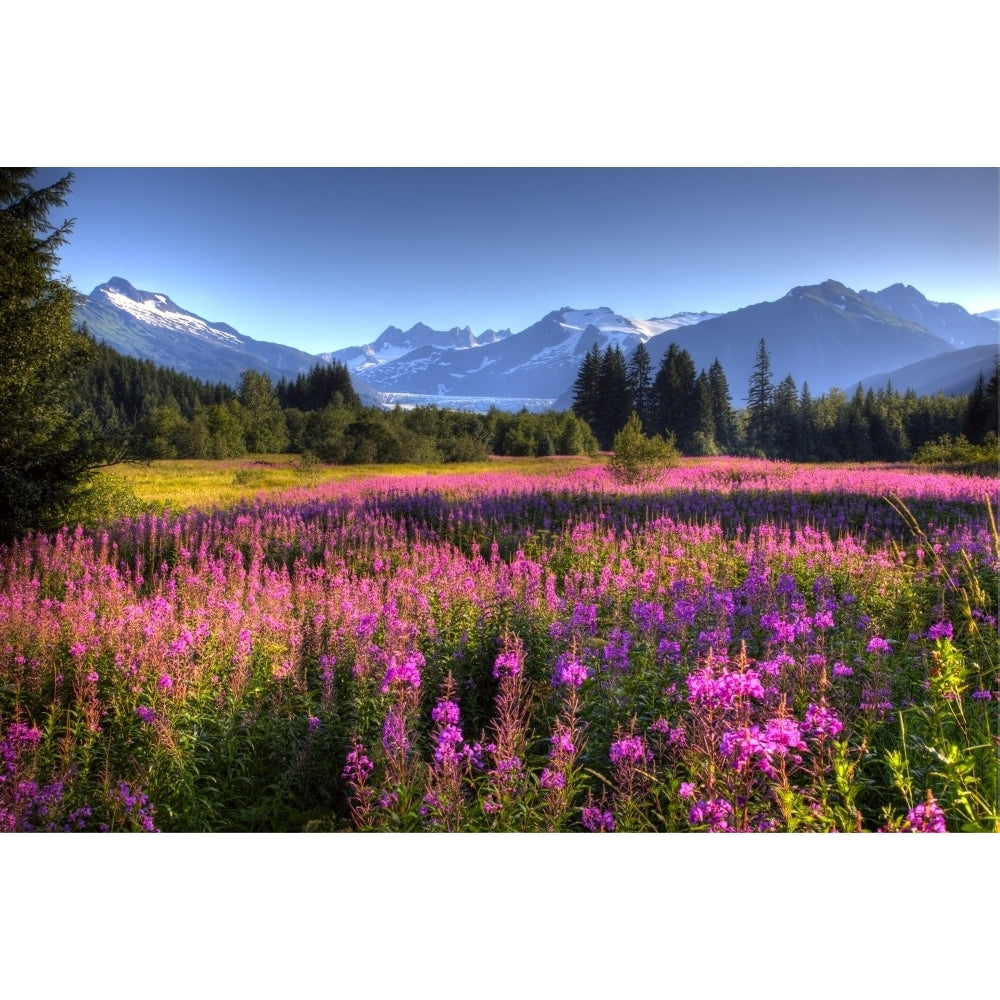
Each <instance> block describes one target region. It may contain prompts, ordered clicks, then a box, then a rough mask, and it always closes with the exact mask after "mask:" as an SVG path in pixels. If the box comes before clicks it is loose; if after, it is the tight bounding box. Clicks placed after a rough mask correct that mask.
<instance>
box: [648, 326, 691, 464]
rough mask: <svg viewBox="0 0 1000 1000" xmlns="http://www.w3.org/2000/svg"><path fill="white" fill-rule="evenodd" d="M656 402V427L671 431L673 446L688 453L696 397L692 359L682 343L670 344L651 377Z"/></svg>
mask: <svg viewBox="0 0 1000 1000" xmlns="http://www.w3.org/2000/svg"><path fill="white" fill-rule="evenodd" d="M653 394H654V396H655V398H656V406H657V428H656V429H657V431H658V432H659V433H661V434H663V435H668V434H673V435H674V437H675V439H676V441H677V447H678V448H679V449H680V450H681V451H682V452H686V453H688V454H690V453H691V451H692V449H693V445H694V433H695V431H696V430H697V428H698V397H697V393H696V391H695V367H694V359H693V358H692V357H691V355H690V354H689V353H688V352H687V351H686V350H685V349H684V348H682V347H678V346H677V344H670V345H669V346H668V347H667V352H666V354H664V355H663V358H662V360H661V361H660V367H659V370H658V371H657V373H656V378H655V379H654V380H653Z"/></svg>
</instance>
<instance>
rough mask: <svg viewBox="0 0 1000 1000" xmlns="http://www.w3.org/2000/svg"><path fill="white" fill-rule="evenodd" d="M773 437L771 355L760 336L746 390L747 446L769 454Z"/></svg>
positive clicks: (752, 449)
mask: <svg viewBox="0 0 1000 1000" xmlns="http://www.w3.org/2000/svg"><path fill="white" fill-rule="evenodd" d="M773 437H774V383H773V382H772V381H771V355H770V354H768V352H767V344H766V343H765V341H764V338H763V337H761V340H760V344H759V345H758V347H757V355H756V358H755V359H754V364H753V370H752V371H751V373H750V384H749V388H748V391H747V447H749V448H750V449H751V451H760V452H763V453H764V454H765V455H766V454H770V452H771V448H772V444H773Z"/></svg>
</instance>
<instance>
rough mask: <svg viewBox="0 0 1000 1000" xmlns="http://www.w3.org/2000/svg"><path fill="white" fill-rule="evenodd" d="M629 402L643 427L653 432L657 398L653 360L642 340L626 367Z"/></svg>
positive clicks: (647, 432)
mask: <svg viewBox="0 0 1000 1000" xmlns="http://www.w3.org/2000/svg"><path fill="white" fill-rule="evenodd" d="M625 385H626V388H627V389H628V396H629V404H630V405H631V407H632V409H633V410H634V411H635V412H636V413H637V414H638V415H639V420H640V421H641V423H642V429H643V431H644V432H645V433H646V434H651V433H652V431H653V427H654V424H655V422H656V399H655V397H654V395H653V362H652V360H651V359H650V357H649V351H648V350H647V349H646V345H645V344H643V343H642V342H640V343H639V345H638V346H637V347H636V349H635V351H634V352H633V353H632V357H631V358H630V359H629V362H628V365H627V366H626V369H625Z"/></svg>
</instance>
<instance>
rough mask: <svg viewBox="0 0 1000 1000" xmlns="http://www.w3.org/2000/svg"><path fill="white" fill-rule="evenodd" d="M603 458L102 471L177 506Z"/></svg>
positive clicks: (150, 466) (274, 462) (181, 464)
mask: <svg viewBox="0 0 1000 1000" xmlns="http://www.w3.org/2000/svg"><path fill="white" fill-rule="evenodd" d="M595 461H598V462H600V461H603V459H602V458H597V459H594V458H589V457H587V456H578V457H577V456H573V457H562V456H559V457H547V458H490V459H486V460H485V461H482V462H455V463H447V464H444V463H439V464H414V465H323V464H320V463H316V464H303V463H302V461H301V459H300V457H299V456H298V455H250V456H247V457H246V458H232V459H220V460H215V459H162V460H159V461H156V462H149V463H146V464H142V465H136V464H122V465H117V466H115V467H114V468H112V469H110V470H109V472H108V473H107V475H110V476H113V477H114V478H115V479H116V480H118V481H119V482H121V483H123V484H124V485H126V486H128V487H129V488H130V489H131V490H132V492H133V493H134V494H135V495H136V497H138V499H139V500H140V501H141V502H142V503H146V504H152V505H154V506H155V507H157V508H160V509H166V510H172V511H182V510H190V509H195V508H197V509H202V510H208V509H211V508H213V507H229V506H232V505H233V504H236V503H239V502H240V501H241V500H247V499H252V498H253V497H256V496H260V495H267V494H274V493H280V492H282V491H284V490H289V489H292V488H295V487H303V486H306V487H308V486H318V485H320V484H322V483H327V482H343V481H345V480H356V479H366V478H368V477H369V476H415V475H440V476H447V475H454V474H469V473H476V472H497V471H503V470H505V469H509V470H510V471H511V472H517V473H519V474H522V475H524V474H527V475H530V474H532V473H537V474H545V473H550V472H552V470H553V466H554V464H556V463H558V465H559V467H560V468H580V467H584V466H589V465H593V464H594V463H595Z"/></svg>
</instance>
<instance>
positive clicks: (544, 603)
mask: <svg viewBox="0 0 1000 1000" xmlns="http://www.w3.org/2000/svg"><path fill="white" fill-rule="evenodd" d="M997 502H998V490H997V480H996V479H995V478H983V477H978V476H960V475H949V474H943V473H939V474H928V473H926V472H917V471H912V470H908V469H905V468H901V467H898V468H897V467H891V466H878V465H865V466H860V465H859V466H837V467H832V466H831V467H824V466H796V465H791V464H788V463H782V462H769V461H765V460H745V459H740V460H737V459H728V458H727V459H707V460H700V461H687V462H685V463H683V464H682V465H681V466H679V467H677V468H673V469H668V470H664V471H662V472H660V473H659V474H658V475H657V476H656V477H655V478H653V479H651V480H649V481H646V482H642V483H640V484H636V485H623V484H621V483H620V482H619V481H616V480H615V479H614V478H612V476H611V475H610V473H609V471H608V470H607V469H606V468H605V467H604V466H603V465H602V464H601V463H600V461H596V462H595V463H593V464H592V465H589V466H586V467H579V466H573V467H572V468H565V469H564V468H562V467H561V466H560V465H559V463H558V460H554V461H553V462H552V464H551V466H550V467H549V468H548V469H547V470H546V471H545V472H543V473H538V472H533V473H532V474H530V475H529V474H526V473H525V474H522V473H521V472H519V471H518V469H517V466H516V465H508V466H506V467H504V468H503V469H502V471H487V472H479V473H475V474H462V473H455V474H448V475H427V474H413V475H409V476H404V477H400V476H393V477H387V476H382V477H378V476H371V477H367V478H363V479H356V480H349V481H340V482H331V483H324V484H321V485H314V486H310V487H308V488H307V487H300V488H292V489H289V490H287V491H285V492H283V493H281V494H278V495H269V496H267V497H260V498H257V499H247V500H244V501H242V502H240V503H238V504H236V505H234V506H231V507H227V508H225V509H211V510H209V509H206V510H195V509H192V510H188V511H183V512H177V513H171V512H169V511H166V512H161V513H148V514H143V515H141V516H138V517H135V518H133V519H124V520H120V521H116V522H114V523H106V524H102V525H100V526H98V527H96V528H82V527H79V528H76V529H75V530H71V529H69V528H66V529H63V530H62V531H60V532H58V533H55V534H35V535H29V536H28V537H26V538H24V539H23V540H21V541H18V542H14V543H11V544H9V545H7V546H6V547H4V548H3V549H2V550H0V830H6V831H150V832H151V831H197V832H215V831H229V832H235V831H385V832H410V831H412V832H417V831H452V832H457V831H464V832H472V831H482V832H487V831H498V832H500V831H503V832H522V831H523V832H543V831H550V832H581V833H585V832H586V833H612V832H614V833H620V832H640V831H646V832H653V831H656V832H673V833H679V832H687V831H692V832H759V833H760V832H862V831H871V832H876V831H883V832H907V833H940V832H945V831H948V832H961V831H966V832H996V831H997V830H998V829H1000V809H998V802H997V749H998V744H997V738H998V731H997V730H998V726H997V722H998V700H1000V678H998V664H997V649H998V643H997V613H998V612H997V593H998V569H1000V547H998V538H997V529H996V521H995V511H996V507H997Z"/></svg>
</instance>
